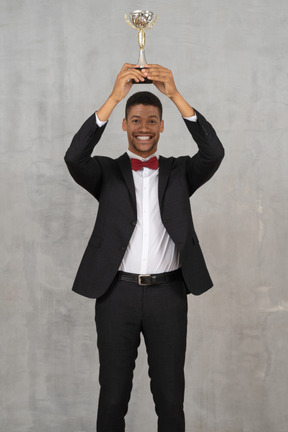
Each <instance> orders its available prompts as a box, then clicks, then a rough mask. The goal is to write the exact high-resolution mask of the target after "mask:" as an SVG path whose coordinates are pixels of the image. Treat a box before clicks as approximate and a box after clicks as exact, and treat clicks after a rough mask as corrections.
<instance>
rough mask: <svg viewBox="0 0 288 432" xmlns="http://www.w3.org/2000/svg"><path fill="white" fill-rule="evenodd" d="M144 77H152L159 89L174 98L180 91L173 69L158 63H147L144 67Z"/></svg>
mask: <svg viewBox="0 0 288 432" xmlns="http://www.w3.org/2000/svg"><path fill="white" fill-rule="evenodd" d="M141 72H142V74H143V76H144V77H147V78H148V79H151V80H152V81H153V84H154V85H155V86H156V87H157V88H158V90H159V91H160V92H161V93H163V94H165V95H166V96H168V97H169V98H173V97H175V96H176V94H177V93H178V91H177V88H176V85H175V82H174V78H173V74H172V72H171V70H169V69H166V68H164V67H163V66H160V65H157V64H150V65H145V66H144V68H143V69H142V71H141Z"/></svg>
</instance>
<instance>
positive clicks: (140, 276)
mask: <svg viewBox="0 0 288 432" xmlns="http://www.w3.org/2000/svg"><path fill="white" fill-rule="evenodd" d="M150 276H151V275H150V274H146V275H138V285H140V286H149V285H151V284H147V283H146V284H145V283H142V281H141V278H142V277H150Z"/></svg>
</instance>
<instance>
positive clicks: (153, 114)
mask: <svg viewBox="0 0 288 432" xmlns="http://www.w3.org/2000/svg"><path fill="white" fill-rule="evenodd" d="M135 117H136V118H141V116H138V115H135V114H134V115H133V116H132V117H131V119H132V118H135ZM152 117H155V118H156V119H158V118H159V117H158V116H157V115H155V114H153V115H150V116H149V117H148V118H152Z"/></svg>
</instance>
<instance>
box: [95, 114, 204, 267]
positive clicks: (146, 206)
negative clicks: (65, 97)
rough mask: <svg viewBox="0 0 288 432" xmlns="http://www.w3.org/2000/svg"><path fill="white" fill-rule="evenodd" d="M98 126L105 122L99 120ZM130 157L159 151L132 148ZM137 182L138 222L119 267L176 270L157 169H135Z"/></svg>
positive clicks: (177, 260) (177, 261) (175, 254)
mask: <svg viewBox="0 0 288 432" xmlns="http://www.w3.org/2000/svg"><path fill="white" fill-rule="evenodd" d="M187 120H190V121H197V116H196V115H195V116H193V117H189V118H187ZM96 122H97V125H98V126H99V127H101V126H103V125H104V124H105V123H106V122H102V121H100V120H99V119H98V116H97V114H96ZM127 153H128V156H129V157H130V158H135V159H140V160H142V161H146V160H149V159H150V158H152V157H154V156H156V157H157V159H158V158H159V156H158V152H156V153H154V154H152V155H150V156H149V157H148V158H142V157H141V156H138V155H136V154H134V153H132V152H131V151H129V150H128V151H127ZM132 173H133V180H134V185H135V194H136V203H137V224H136V226H135V229H134V231H133V234H132V237H131V239H130V242H129V244H128V247H127V249H126V252H125V255H124V257H123V260H122V263H121V265H120V267H119V270H122V271H125V272H129V273H138V274H154V273H163V272H169V271H173V270H177V269H178V268H179V267H180V266H181V263H180V256H179V252H178V250H177V248H176V246H175V243H174V242H173V240H172V239H171V237H170V236H169V234H168V232H167V231H166V228H165V227H164V225H163V223H162V220H161V215H160V207H159V200H158V179H159V168H158V169H157V170H153V169H150V168H148V167H144V168H142V169H141V170H139V171H132Z"/></svg>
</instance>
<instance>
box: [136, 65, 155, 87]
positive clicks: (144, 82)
mask: <svg viewBox="0 0 288 432" xmlns="http://www.w3.org/2000/svg"><path fill="white" fill-rule="evenodd" d="M135 69H137V70H139V71H140V70H141V69H143V68H141V67H140V68H135ZM132 83H133V84H152V83H153V81H152V80H150V79H148V78H145V81H139V82H136V81H134V80H132Z"/></svg>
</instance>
